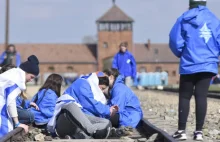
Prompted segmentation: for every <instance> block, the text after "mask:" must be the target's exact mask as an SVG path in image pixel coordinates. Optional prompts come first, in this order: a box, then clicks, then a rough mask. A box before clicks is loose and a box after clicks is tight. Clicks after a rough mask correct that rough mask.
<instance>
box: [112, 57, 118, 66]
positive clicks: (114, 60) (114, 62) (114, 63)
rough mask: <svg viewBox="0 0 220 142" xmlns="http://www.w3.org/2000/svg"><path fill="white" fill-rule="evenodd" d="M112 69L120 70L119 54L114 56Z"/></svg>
mask: <svg viewBox="0 0 220 142" xmlns="http://www.w3.org/2000/svg"><path fill="white" fill-rule="evenodd" d="M112 68H114V69H118V64H117V54H116V55H115V56H114V59H113V61H112Z"/></svg>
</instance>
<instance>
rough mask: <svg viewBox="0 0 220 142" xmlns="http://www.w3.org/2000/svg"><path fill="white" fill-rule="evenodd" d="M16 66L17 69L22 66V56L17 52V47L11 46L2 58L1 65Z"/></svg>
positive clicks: (0, 59)
mask: <svg viewBox="0 0 220 142" xmlns="http://www.w3.org/2000/svg"><path fill="white" fill-rule="evenodd" d="M12 64H13V65H16V66H17V67H19V66H20V64H21V56H20V54H19V53H18V52H17V51H16V48H15V45H13V44H9V45H8V47H7V49H6V51H4V52H3V53H2V54H1V56H0V65H1V66H4V65H12Z"/></svg>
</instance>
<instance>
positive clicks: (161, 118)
mask: <svg viewBox="0 0 220 142" xmlns="http://www.w3.org/2000/svg"><path fill="white" fill-rule="evenodd" d="M39 87H40V86H28V89H27V92H26V93H27V94H28V96H29V97H31V96H33V95H34V94H35V93H36V92H37V90H38V89H39ZM62 90H64V88H63V89H62ZM134 92H135V94H136V95H137V96H138V97H139V99H140V101H141V105H142V109H143V112H144V117H145V118H146V119H148V120H149V121H150V122H152V123H153V124H155V125H156V126H158V127H159V128H161V129H163V130H165V131H167V132H168V133H169V134H173V133H174V132H175V131H176V130H177V122H178V96H177V94H176V93H167V92H162V91H151V90H144V91H140V90H134ZM194 130H195V101H194V97H192V99H191V105H190V113H189V117H188V123H187V136H188V138H189V139H191V138H192V134H193V131H194ZM219 130H220V100H217V99H208V110H207V116H206V121H205V125H204V130H203V132H204V135H205V141H207V142H214V141H220V131H219Z"/></svg>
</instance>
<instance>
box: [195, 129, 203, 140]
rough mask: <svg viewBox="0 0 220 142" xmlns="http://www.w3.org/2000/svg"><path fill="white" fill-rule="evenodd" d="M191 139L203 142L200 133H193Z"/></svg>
mask: <svg viewBox="0 0 220 142" xmlns="http://www.w3.org/2000/svg"><path fill="white" fill-rule="evenodd" d="M193 139H194V140H196V141H203V133H202V131H195V132H194V137H193Z"/></svg>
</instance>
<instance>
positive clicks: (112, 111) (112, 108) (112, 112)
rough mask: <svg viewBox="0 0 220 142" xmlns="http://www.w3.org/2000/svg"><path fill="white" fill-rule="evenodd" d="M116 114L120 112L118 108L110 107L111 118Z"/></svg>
mask: <svg viewBox="0 0 220 142" xmlns="http://www.w3.org/2000/svg"><path fill="white" fill-rule="evenodd" d="M116 112H118V106H111V107H110V113H111V114H110V116H113V115H114V114H115V113H116Z"/></svg>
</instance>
